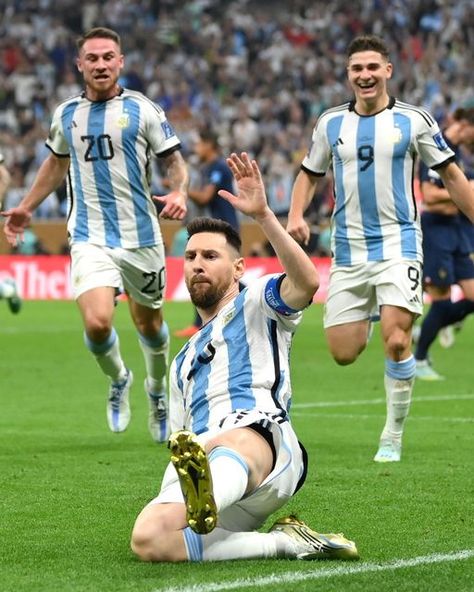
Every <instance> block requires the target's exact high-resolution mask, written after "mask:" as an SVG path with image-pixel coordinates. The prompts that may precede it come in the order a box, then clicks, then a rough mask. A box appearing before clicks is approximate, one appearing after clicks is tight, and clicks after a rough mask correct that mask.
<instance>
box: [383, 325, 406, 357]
mask: <svg viewBox="0 0 474 592" xmlns="http://www.w3.org/2000/svg"><path fill="white" fill-rule="evenodd" d="M410 345H411V343H410V337H409V336H408V334H407V333H406V332H405V331H402V330H397V331H394V332H393V333H392V334H391V335H390V336H389V337H388V339H387V343H386V349H387V351H388V353H389V355H390V357H391V358H392V359H394V360H398V359H399V358H400V356H401V355H402V354H404V353H405V352H406V350H407V349H408V348H410Z"/></svg>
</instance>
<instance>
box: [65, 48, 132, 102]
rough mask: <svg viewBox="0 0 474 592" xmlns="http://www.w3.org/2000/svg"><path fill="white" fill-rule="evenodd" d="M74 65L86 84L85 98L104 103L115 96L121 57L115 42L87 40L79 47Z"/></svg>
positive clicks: (121, 63) (121, 65)
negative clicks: (75, 64)
mask: <svg viewBox="0 0 474 592" xmlns="http://www.w3.org/2000/svg"><path fill="white" fill-rule="evenodd" d="M76 63H77V68H78V70H79V72H81V73H82V75H83V77H84V82H85V83H86V95H87V98H89V99H91V100H92V101H104V100H106V99H110V98H112V97H114V96H115V95H116V94H117V92H118V84H117V80H118V78H119V76H120V72H121V70H122V68H123V55H122V54H121V53H120V47H119V46H118V45H117V43H116V42H115V41H113V40H112V39H106V38H100V37H94V38H91V39H88V40H87V41H85V42H84V45H83V46H82V47H81V49H80V51H79V57H78V58H77V62H76Z"/></svg>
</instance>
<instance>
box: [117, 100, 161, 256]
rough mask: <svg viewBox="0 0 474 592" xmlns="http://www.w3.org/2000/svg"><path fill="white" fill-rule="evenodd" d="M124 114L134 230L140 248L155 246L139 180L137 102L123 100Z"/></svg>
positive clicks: (125, 149) (123, 141)
mask: <svg viewBox="0 0 474 592" xmlns="http://www.w3.org/2000/svg"><path fill="white" fill-rule="evenodd" d="M123 103H124V113H127V112H128V113H129V114H130V118H129V125H128V126H127V127H124V129H123V132H122V147H123V151H124V156H125V164H126V167H127V175H128V182H129V184H130V192H131V197H132V200H133V208H134V211H135V217H136V228H137V235H138V240H139V243H140V246H148V245H150V244H155V236H154V232H153V225H152V223H151V219H150V215H149V213H148V208H147V195H146V194H145V191H144V187H143V182H142V179H141V174H140V173H141V166H140V163H139V162H138V158H137V151H136V143H137V138H138V134H139V123H140V105H139V104H138V102H137V101H134V100H133V99H130V98H125V99H124V101H123Z"/></svg>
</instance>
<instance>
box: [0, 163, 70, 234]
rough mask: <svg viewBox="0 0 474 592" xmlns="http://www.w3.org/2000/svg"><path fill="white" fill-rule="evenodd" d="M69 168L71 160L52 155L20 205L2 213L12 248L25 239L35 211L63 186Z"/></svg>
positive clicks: (40, 169)
mask: <svg viewBox="0 0 474 592" xmlns="http://www.w3.org/2000/svg"><path fill="white" fill-rule="evenodd" d="M68 168H69V158H58V157H57V156H55V155H54V154H50V155H49V156H48V158H46V160H45V161H44V162H43V164H42V165H41V166H40V168H39V170H38V173H37V175H36V178H35V180H34V182H33V185H32V186H31V189H30V190H29V191H28V193H27V194H26V195H25V197H24V198H23V199H22V200H21V202H20V204H19V205H18V206H17V207H16V208H11V209H9V210H7V211H6V212H0V214H1V215H2V216H4V217H5V218H6V221H5V226H4V228H3V231H4V232H5V236H6V237H7V240H8V242H9V243H10V244H11V245H12V246H16V245H17V242H18V237H20V238H22V237H23V231H24V230H25V228H26V227H27V226H28V224H29V223H30V220H31V215H32V213H33V211H34V210H35V209H36V208H37V207H38V206H39V204H40V203H41V202H42V201H43V200H44V199H46V198H47V197H48V195H49V194H50V193H52V192H53V191H54V190H55V189H56V188H57V187H58V186H59V185H60V184H61V182H62V181H63V179H64V177H65V176H66V173H67V170H68Z"/></svg>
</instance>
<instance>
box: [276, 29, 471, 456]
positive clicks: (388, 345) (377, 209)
mask: <svg viewBox="0 0 474 592" xmlns="http://www.w3.org/2000/svg"><path fill="white" fill-rule="evenodd" d="M347 55H348V61H347V74H348V79H349V83H350V85H351V87H352V90H353V92H354V95H355V99H354V100H352V101H349V102H348V103H345V104H343V105H340V106H339V107H335V108H333V109H329V110H328V111H326V112H324V113H323V114H322V115H321V117H320V118H319V120H318V122H317V125H316V127H315V129H314V132H313V137H312V143H311V146H310V148H309V151H308V154H307V156H306V158H305V159H304V160H303V163H302V165H301V171H300V172H299V174H298V176H297V178H296V180H295V184H294V187H293V194H292V203H291V208H290V212H289V217H288V226H287V229H288V231H289V232H290V234H291V235H292V236H293V237H294V238H296V239H297V240H298V241H300V242H302V243H307V241H308V240H309V236H310V232H309V227H308V225H307V224H306V222H305V220H304V217H303V216H304V211H305V210H306V208H307V207H308V205H309V203H310V202H311V200H312V198H313V195H314V191H315V188H316V184H317V181H318V178H319V177H320V176H323V175H324V174H325V173H326V171H327V169H328V168H329V166H330V164H331V163H332V169H333V173H334V180H335V198H336V201H335V207H334V213H333V218H332V252H333V260H332V268H331V273H330V280H329V292H328V298H327V302H326V310H325V319H324V326H325V329H326V337H327V340H328V343H329V349H330V351H331V354H332V355H333V357H334V359H335V360H336V362H337V363H338V364H341V365H346V364H351V363H352V362H354V361H355V360H356V359H357V357H358V356H359V354H360V353H361V352H362V351H363V350H364V349H365V347H366V344H367V337H368V334H369V326H370V319H371V318H373V317H378V316H380V320H381V333H382V339H383V345H384V353H385V377H384V383H385V391H386V398H387V418H386V423H385V427H384V429H383V431H382V434H381V437H380V443H379V449H378V451H377V453H376V455H375V458H374V460H375V461H377V462H396V461H399V460H400V458H401V443H402V433H403V427H404V422H405V419H406V417H407V415H408V410H409V406H410V401H411V395H412V389H413V383H414V380H415V369H416V363H415V358H414V356H413V355H412V353H411V328H412V325H413V322H414V319H415V318H416V317H417V316H418V315H420V314H421V313H422V310H423V308H422V307H423V302H422V286H421V264H422V256H423V253H422V244H421V229H420V224H419V216H418V212H417V210H416V204H415V199H414V196H413V190H412V176H413V167H414V164H415V158H416V155H417V154H418V155H419V156H420V157H421V159H422V160H423V161H424V162H425V163H426V165H427V166H429V167H430V168H433V169H435V170H436V171H437V172H438V174H439V175H440V176H441V178H442V180H443V183H444V185H445V187H446V188H447V190H448V191H449V194H450V196H451V198H452V199H453V201H454V202H455V203H456V204H457V206H458V207H459V208H460V209H461V210H463V211H464V212H465V213H466V215H467V216H468V217H469V218H470V219H471V220H474V199H473V196H472V192H471V190H470V188H469V183H468V181H467V179H466V177H465V176H464V174H463V173H462V171H461V170H460V169H459V167H458V166H457V165H456V164H455V162H454V154H453V152H452V150H451V149H450V148H449V147H448V145H447V144H446V142H445V140H444V138H443V136H442V134H441V132H440V130H439V127H438V125H437V124H436V122H435V120H434V119H433V117H432V116H431V115H430V114H429V113H427V112H426V111H425V110H423V109H420V108H418V107H414V106H413V105H409V104H407V103H403V102H401V101H399V100H398V99H395V98H393V97H391V96H389V94H388V91H387V82H388V80H389V79H390V78H391V76H392V71H393V66H392V64H391V63H390V61H389V53H388V49H387V46H386V45H385V43H384V42H383V41H382V40H381V39H379V38H378V37H375V36H361V37H357V38H356V39H354V40H353V41H352V43H351V44H350V45H349V47H348V52H347Z"/></svg>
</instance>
